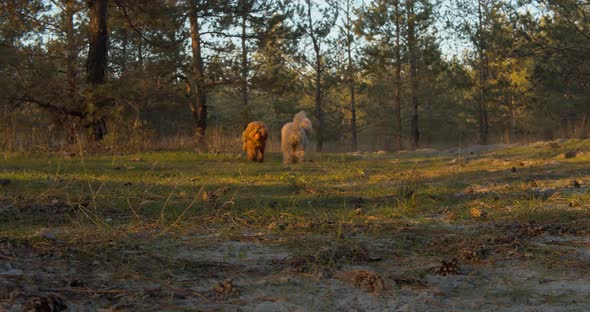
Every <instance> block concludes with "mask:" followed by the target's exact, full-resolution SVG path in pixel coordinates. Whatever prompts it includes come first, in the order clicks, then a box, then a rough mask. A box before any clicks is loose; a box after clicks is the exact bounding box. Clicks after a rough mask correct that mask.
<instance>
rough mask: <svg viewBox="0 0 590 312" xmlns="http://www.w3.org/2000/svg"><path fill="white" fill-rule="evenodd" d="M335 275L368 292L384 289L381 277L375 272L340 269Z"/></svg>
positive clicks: (377, 291)
mask: <svg viewBox="0 0 590 312" xmlns="http://www.w3.org/2000/svg"><path fill="white" fill-rule="evenodd" d="M336 277H337V278H338V279H340V280H342V281H344V282H346V283H349V284H352V285H354V286H356V287H359V288H361V289H364V290H366V291H367V292H370V293H379V292H382V291H383V290H385V282H384V281H383V278H382V277H381V276H379V275H377V273H375V272H371V271H366V270H352V271H341V272H338V273H337V274H336Z"/></svg>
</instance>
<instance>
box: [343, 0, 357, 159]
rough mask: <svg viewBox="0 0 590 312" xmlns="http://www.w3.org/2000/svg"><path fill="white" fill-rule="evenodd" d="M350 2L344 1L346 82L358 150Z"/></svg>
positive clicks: (354, 146)
mask: <svg viewBox="0 0 590 312" xmlns="http://www.w3.org/2000/svg"><path fill="white" fill-rule="evenodd" d="M350 9H351V8H350V0H348V1H346V50H347V51H346V52H347V54H348V82H349V88H350V113H351V119H350V130H351V132H352V150H353V151H356V150H357V149H358V141H357V134H356V107H355V106H356V103H355V93H354V85H355V84H354V64H353V62H352V33H351V31H350V28H351V27H352V25H351V24H352V21H351V19H350Z"/></svg>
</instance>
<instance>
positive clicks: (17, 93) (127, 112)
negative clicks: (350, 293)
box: [0, 0, 590, 151]
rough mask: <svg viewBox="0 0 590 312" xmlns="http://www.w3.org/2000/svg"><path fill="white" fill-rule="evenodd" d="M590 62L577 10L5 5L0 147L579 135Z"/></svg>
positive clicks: (355, 2) (393, 0)
mask: <svg viewBox="0 0 590 312" xmlns="http://www.w3.org/2000/svg"><path fill="white" fill-rule="evenodd" d="M588 55H590V4H588V3H587V2H586V1H579V0H559V1H557V0H518V1H497V0H404V1H398V0H374V1H369V0H365V1H361V0H326V1H311V0H298V1H283V0H150V1H140V0H87V1H81V0H43V1H40V0H32V1H25V0H1V1H0V150H2V151H15V150H16V151H18V150H24V149H30V148H41V149H44V150H46V149H60V148H64V147H67V146H68V145H71V144H75V143H77V142H81V143H82V144H84V145H86V146H88V147H94V148H96V149H100V150H109V149H117V150H128V149H132V150H134V149H146V148H151V149H153V148H174V149H176V148H198V149H200V150H206V149H208V150H228V149H229V150H239V148H240V144H236V142H237V140H238V137H239V133H240V131H241V130H242V129H243V128H244V127H245V125H246V124H247V122H248V121H252V120H262V121H264V122H265V123H266V124H267V126H268V127H269V128H270V129H271V133H272V135H271V148H273V146H274V148H275V149H276V145H277V143H278V142H277V140H278V132H279V131H280V127H281V125H282V124H283V123H285V122H288V121H289V120H291V119H292V116H293V114H294V113H296V112H297V111H299V110H301V109H305V110H306V111H307V112H308V113H309V115H311V118H312V122H313V124H314V137H313V139H314V144H315V146H314V147H315V149H316V150H317V151H322V150H324V151H352V150H357V149H361V150H399V149H415V148H417V147H429V146H448V145H457V144H462V145H465V144H474V143H479V144H490V143H512V142H523V141H530V140H539V139H546V140H548V139H556V138H573V137H586V136H587V135H588V132H589V129H588V128H589V127H588V117H589V113H590V88H589V87H590V58H589V57H588Z"/></svg>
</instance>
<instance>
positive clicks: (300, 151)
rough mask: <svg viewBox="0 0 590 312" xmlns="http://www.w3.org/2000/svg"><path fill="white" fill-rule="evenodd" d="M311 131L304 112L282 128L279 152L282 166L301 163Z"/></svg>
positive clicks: (296, 115)
mask: <svg viewBox="0 0 590 312" xmlns="http://www.w3.org/2000/svg"><path fill="white" fill-rule="evenodd" d="M311 130H312V129H311V121H310V120H309V118H307V114H306V113H305V111H300V112H299V113H297V114H295V117H294V118H293V121H291V122H288V123H286V124H285V125H284V126H283V128H282V129H281V151H282V152H283V163H284V164H290V163H298V162H303V157H304V156H305V149H306V148H307V141H308V136H309V135H311Z"/></svg>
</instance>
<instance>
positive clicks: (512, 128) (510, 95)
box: [508, 86, 516, 143]
mask: <svg viewBox="0 0 590 312" xmlns="http://www.w3.org/2000/svg"><path fill="white" fill-rule="evenodd" d="M508 106H509V108H510V143H514V141H515V140H516V108H515V107H514V91H513V90H512V86H510V87H509V88H508Z"/></svg>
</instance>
